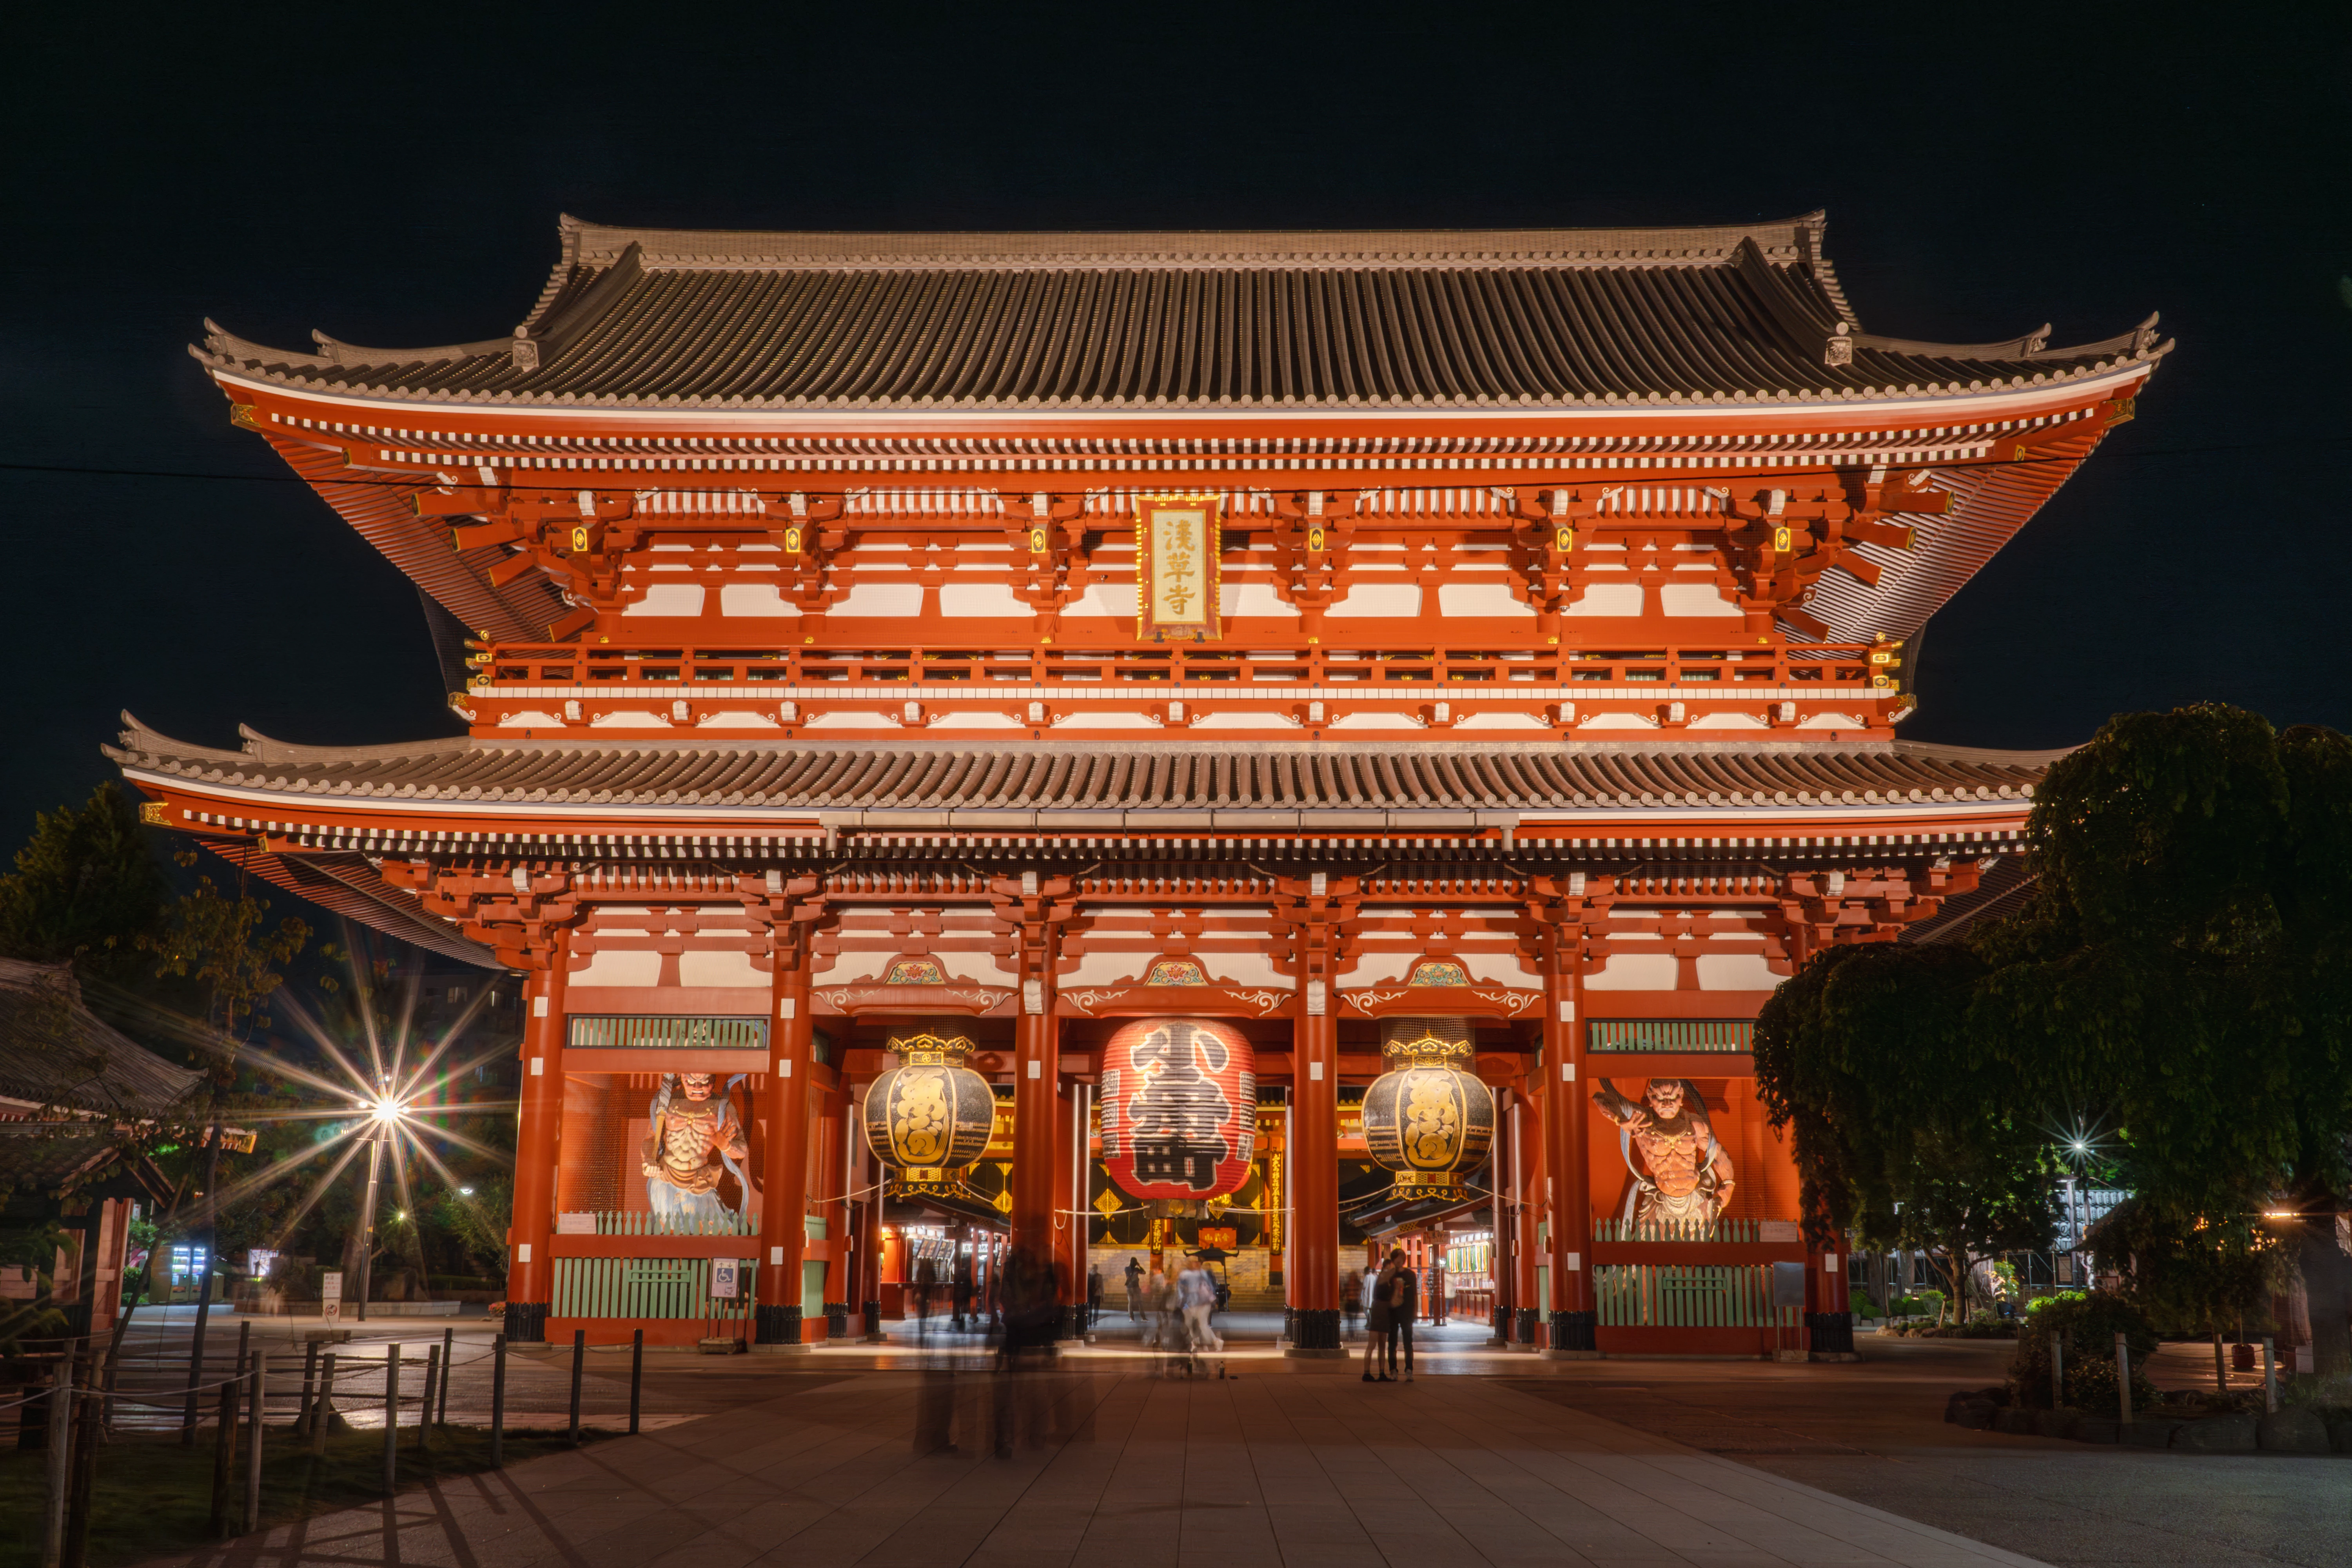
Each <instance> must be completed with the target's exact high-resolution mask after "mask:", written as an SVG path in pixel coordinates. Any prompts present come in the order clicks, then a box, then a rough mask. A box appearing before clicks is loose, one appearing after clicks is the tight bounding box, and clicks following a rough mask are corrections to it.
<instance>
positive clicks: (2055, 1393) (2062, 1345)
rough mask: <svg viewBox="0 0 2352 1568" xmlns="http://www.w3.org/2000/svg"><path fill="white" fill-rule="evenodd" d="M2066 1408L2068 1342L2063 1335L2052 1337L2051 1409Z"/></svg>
mask: <svg viewBox="0 0 2352 1568" xmlns="http://www.w3.org/2000/svg"><path fill="white" fill-rule="evenodd" d="M2065 1407H2066V1340H2065V1336H2064V1335H2063V1334H2053V1335H2051V1336H2050V1408H2051V1409H2053V1410H2063V1409H2064V1408H2065Z"/></svg>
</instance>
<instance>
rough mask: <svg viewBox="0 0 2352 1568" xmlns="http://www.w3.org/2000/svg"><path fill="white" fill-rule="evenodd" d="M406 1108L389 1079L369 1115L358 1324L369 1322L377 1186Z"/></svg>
mask: <svg viewBox="0 0 2352 1568" xmlns="http://www.w3.org/2000/svg"><path fill="white" fill-rule="evenodd" d="M403 1109H404V1108H403V1107H402V1105H401V1104H400V1102H399V1101H398V1100H394V1099H393V1097H392V1080H391V1079H384V1080H383V1082H382V1083H381V1084H380V1085H379V1087H378V1089H377V1091H376V1100H375V1104H374V1105H373V1107H371V1108H370V1112H369V1114H370V1115H371V1116H373V1118H374V1121H375V1125H374V1126H373V1127H371V1128H369V1129H368V1131H367V1132H366V1133H365V1135H364V1136H365V1137H366V1140H367V1146H368V1179H367V1206H366V1207H365V1208H364V1209H362V1211H361V1218H360V1310H359V1321H361V1322H362V1323H364V1322H366V1321H367V1312H368V1279H369V1276H370V1275H371V1274H372V1273H373V1271H374V1262H375V1199H376V1184H377V1182H378V1180H379V1178H380V1177H381V1176H382V1173H383V1146H384V1144H385V1143H386V1142H390V1141H391V1138H392V1127H393V1123H394V1122H395V1121H398V1120H399V1119H400V1115H401V1111H402V1110H403Z"/></svg>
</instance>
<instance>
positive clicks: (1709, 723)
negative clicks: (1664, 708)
mask: <svg viewBox="0 0 2352 1568" xmlns="http://www.w3.org/2000/svg"><path fill="white" fill-rule="evenodd" d="M1690 727H1691V728H1692V729H1694V730H1769V729H1770V728H1771V727H1772V726H1771V725H1769V724H1767V723H1766V722H1764V721H1763V720H1761V719H1759V718H1757V717H1756V716H1755V715H1754V714H1753V713H1703V714H1701V715H1699V716H1698V717H1697V718H1696V719H1694V720H1692V721H1690Z"/></svg>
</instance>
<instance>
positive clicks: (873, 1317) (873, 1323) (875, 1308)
mask: <svg viewBox="0 0 2352 1568" xmlns="http://www.w3.org/2000/svg"><path fill="white" fill-rule="evenodd" d="M857 1315H858V1316H859V1317H861V1318H864V1319H865V1320H866V1337H867V1338H868V1339H871V1338H873V1337H874V1336H875V1335H876V1334H878V1333H880V1332H881V1331H882V1303H881V1302H879V1301H867V1302H865V1303H864V1304H863V1305H861V1306H860V1307H859V1309H858V1314H857Z"/></svg>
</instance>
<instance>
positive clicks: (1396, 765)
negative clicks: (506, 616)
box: [107, 715, 2059, 815]
mask: <svg viewBox="0 0 2352 1568" xmlns="http://www.w3.org/2000/svg"><path fill="white" fill-rule="evenodd" d="M124 718H125V722H126V723H127V724H128V725H130V728H128V729H126V730H125V731H123V736H122V745H121V747H120V748H109V749H108V753H107V754H108V755H110V756H111V757H112V758H114V759H115V761H117V762H118V763H121V764H122V765H123V766H124V767H125V768H127V769H131V770H133V771H135V772H144V773H155V774H158V775H163V776H166V777H169V776H178V777H181V778H184V779H187V780H189V781H191V782H199V783H209V784H226V785H229V786H232V787H237V788H243V789H251V790H264V791H268V792H271V793H276V794H285V795H309V796H316V797H319V798H320V803H321V804H322V805H326V804H328V803H331V801H332V800H334V799H336V798H338V797H352V796H358V797H363V798H366V797H373V798H378V799H396V800H400V801H403V802H409V801H414V802H416V803H418V804H420V805H421V804H424V803H426V802H432V801H441V802H447V803H467V802H477V801H479V802H520V803H528V804H535V805H547V806H550V807H565V806H569V807H572V808H574V809H582V808H584V809H587V810H590V811H593V810H594V809H595V808H597V807H599V806H646V805H675V806H678V807H681V808H685V809H689V810H690V809H696V808H701V809H709V808H714V807H730V808H744V807H748V808H752V809H765V810H795V809H797V810H805V811H814V812H870V811H890V810H913V811H946V812H957V811H983V810H984V811H1034V812H1041V813H1045V812H1062V811H1120V812H1129V811H1147V812H1148V811H1217V810H1240V809H1253V808H1255V809H1267V810H1303V809H1336V810H1350V809H1355V810H1375V811H1381V812H1389V813H1397V814H1400V815H1409V814H1411V813H1413V812H1416V811H1450V812H1459V811H1463V810H1479V811H1486V810H1492V811H1531V810H1532V811H1547V810H1559V809H1563V808H1565V809H1576V808H1585V809H1600V808H1613V807H1622V806H1648V805H1664V806H1670V807H1676V808H1698V809H1706V808H1725V807H1735V806H1744V807H1751V808H1752V807H1756V806H1774V805H1780V806H1798V805H1803V806H1867V805H1895V804H1913V805H1916V804H1923V803H1932V802H1937V801H1958V800H1998V799H2015V800H2018V801H2020V802H2021V803H2022V801H2023V798H2024V797H2025V796H2026V795H2028V794H2030V792H2031V790H2032V786H2033V785H2034V784H2036V783H2037V782H2038V781H2039V780H2040V779H2041V777H2042V773H2043V772H2044V771H2045V769H2046V768H2047V767H2048V764H2049V763H2050V761H2051V760H2052V759H2053V758H2054V757H2055V756H2056V755H2058V754H2059V753H2056V752H2051V753H2031V754H2020V753H2013V752H1979V751H1970V750H1966V749H1962V748H1957V747H1937V746H1927V745H1920V744H1916V743H1914V742H1901V741H1898V742H1891V743H1887V744H1882V745H1835V744H1831V745H1823V744H1821V743H1818V742H1809V743H1799V742H1744V743H1743V742H1705V741H1685V742H1615V743H1612V742H1570V743H1567V744H1559V743H1545V742H1516V743H1507V742H1493V741H1475V742H1474V741H1423V742H1363V743H1357V744H1347V745H1340V744H1324V745H1304V746H1302V745H1284V744H1276V743H1268V742H1239V743H1236V742H1223V741H1220V742H1215V743H1204V742H1197V741H1196V742H1157V743H1148V742H1146V743H1135V744H1129V745H1111V744H1097V743H1089V744H1077V743H1070V742H1031V743H1027V744H1021V743H1017V742H1016V743H1012V744H1006V743H1003V742H999V743H995V744H990V743H986V742H969V743H966V742H929V743H922V744H908V743H906V742H898V743H892V742H865V743H859V742H781V741H780V742H764V743H763V742H733V743H717V744H714V743H702V744H698V743H694V742H682V743H679V744H676V745H668V746H664V745H649V744H645V743H641V742H631V743H619V744H613V745H602V746H600V745H594V744H584V745H583V744H579V743H575V742H562V741H547V742H509V741H501V740H485V739H479V738H471V737H469V738H463V739H457V740H448V741H432V742H419V743H417V744H415V745H392V746H366V747H313V746H291V745H287V744H285V743H283V742H275V741H268V740H265V739H263V738H261V737H259V736H254V737H252V738H251V739H250V740H249V741H248V742H247V750H246V751H243V752H228V751H220V750H215V749H212V748H207V747H202V746H192V745H189V744H187V743H185V742H178V741H173V740H171V739H169V738H168V737H165V736H163V735H159V734H157V733H155V732H154V731H151V730H147V729H145V728H144V727H142V726H141V725H139V724H138V722H137V721H135V720H131V718H130V717H129V716H128V715H125V716H124Z"/></svg>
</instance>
